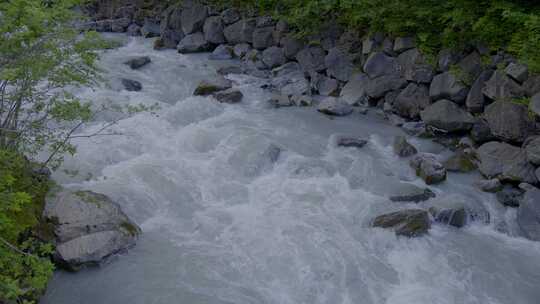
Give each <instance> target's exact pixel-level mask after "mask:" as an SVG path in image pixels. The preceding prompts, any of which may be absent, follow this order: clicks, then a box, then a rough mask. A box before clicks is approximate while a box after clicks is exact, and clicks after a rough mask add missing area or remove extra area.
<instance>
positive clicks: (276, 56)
mask: <svg viewBox="0 0 540 304" xmlns="http://www.w3.org/2000/svg"><path fill="white" fill-rule="evenodd" d="M262 62H263V63H264V64H265V65H266V66H267V67H268V68H270V69H273V68H275V67H278V66H281V65H283V64H285V62H287V58H285V54H284V53H283V49H282V48H279V47H276V46H273V47H269V48H267V49H266V50H264V51H263V52H262Z"/></svg>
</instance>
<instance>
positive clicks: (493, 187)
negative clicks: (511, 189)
mask: <svg viewBox="0 0 540 304" xmlns="http://www.w3.org/2000/svg"><path fill="white" fill-rule="evenodd" d="M474 184H475V186H476V187H478V188H479V189H480V190H482V191H484V192H489V193H495V192H499V191H501V190H502V188H503V185H502V183H501V181H500V180H498V179H496V178H494V179H488V180H480V181H477V182H475V183H474Z"/></svg>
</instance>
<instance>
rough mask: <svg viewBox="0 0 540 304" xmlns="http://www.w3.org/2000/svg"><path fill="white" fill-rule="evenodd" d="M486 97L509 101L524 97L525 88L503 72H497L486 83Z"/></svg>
mask: <svg viewBox="0 0 540 304" xmlns="http://www.w3.org/2000/svg"><path fill="white" fill-rule="evenodd" d="M483 92H484V95H486V96H487V97H488V98H489V99H492V100H500V101H509V100H511V99H513V98H519V97H523V96H524V94H525V92H524V90H523V88H522V87H521V86H520V85H519V84H518V83H517V82H515V81H514V80H512V79H511V78H510V77H508V76H506V74H505V73H504V72H503V71H495V73H493V75H492V76H491V78H490V79H489V80H488V81H487V82H486V85H485V87H484V90H483Z"/></svg>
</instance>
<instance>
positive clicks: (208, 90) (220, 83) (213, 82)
mask: <svg viewBox="0 0 540 304" xmlns="http://www.w3.org/2000/svg"><path fill="white" fill-rule="evenodd" d="M231 87H232V82H231V81H230V80H228V79H226V78H224V77H223V76H219V77H215V78H213V79H208V80H203V81H201V82H200V83H199V85H198V86H197V88H196V89H195V92H194V93H193V95H195V96H207V95H210V94H213V93H216V92H219V91H225V90H227V89H230V88H231Z"/></svg>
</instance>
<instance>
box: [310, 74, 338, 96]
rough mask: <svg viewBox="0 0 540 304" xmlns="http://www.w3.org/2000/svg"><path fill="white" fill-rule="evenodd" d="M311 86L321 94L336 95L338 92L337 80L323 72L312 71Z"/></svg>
mask: <svg viewBox="0 0 540 304" xmlns="http://www.w3.org/2000/svg"><path fill="white" fill-rule="evenodd" d="M310 76H311V88H312V89H313V90H314V91H317V92H318V93H319V94H320V95H322V96H337V95H338V93H339V82H338V81H337V80H336V79H334V78H330V77H326V76H325V75H323V74H319V73H316V72H312V73H311V74H310Z"/></svg>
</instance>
